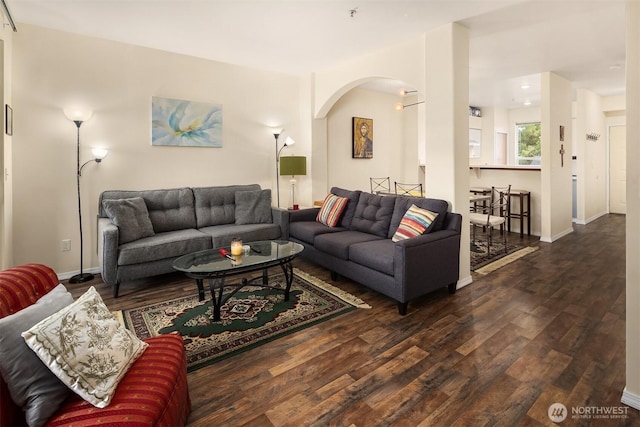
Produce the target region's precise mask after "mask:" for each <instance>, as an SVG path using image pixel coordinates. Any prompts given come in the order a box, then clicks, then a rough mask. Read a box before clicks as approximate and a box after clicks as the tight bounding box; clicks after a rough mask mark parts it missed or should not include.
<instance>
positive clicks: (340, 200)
mask: <svg viewBox="0 0 640 427" xmlns="http://www.w3.org/2000/svg"><path fill="white" fill-rule="evenodd" d="M348 202H349V199H347V198H346V197H340V196H336V195H335V194H333V193H329V194H327V197H325V198H324V201H323V202H322V207H321V208H320V210H319V211H318V216H317V217H316V221H318V222H319V223H321V224H324V225H326V226H328V227H335V226H337V225H338V223H339V222H340V218H341V217H342V213H343V212H344V210H345V208H346V207H347V203H348Z"/></svg>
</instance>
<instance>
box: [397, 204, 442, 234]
mask: <svg viewBox="0 0 640 427" xmlns="http://www.w3.org/2000/svg"><path fill="white" fill-rule="evenodd" d="M437 216H438V214H437V213H434V212H431V211H429V210H427V209H422V208H419V207H417V206H416V205H411V207H410V208H409V209H408V210H407V212H406V213H405V214H404V216H403V217H402V220H401V221H400V225H399V226H398V230H397V231H396V232H395V234H394V235H393V237H392V238H391V240H393V241H394V242H397V241H399V240H404V239H410V238H412V237H416V236H419V235H421V234H424V233H428V232H429V231H431V226H433V224H434V221H435V220H436V217H437Z"/></svg>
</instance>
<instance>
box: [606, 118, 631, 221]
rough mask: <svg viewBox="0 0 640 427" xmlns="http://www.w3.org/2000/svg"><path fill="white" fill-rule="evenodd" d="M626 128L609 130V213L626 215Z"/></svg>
mask: <svg viewBox="0 0 640 427" xmlns="http://www.w3.org/2000/svg"><path fill="white" fill-rule="evenodd" d="M626 141H627V140H626V126H611V127H610V128H609V212H611V213H619V214H626V213H627V168H626V164H627V163H626V151H627V142H626Z"/></svg>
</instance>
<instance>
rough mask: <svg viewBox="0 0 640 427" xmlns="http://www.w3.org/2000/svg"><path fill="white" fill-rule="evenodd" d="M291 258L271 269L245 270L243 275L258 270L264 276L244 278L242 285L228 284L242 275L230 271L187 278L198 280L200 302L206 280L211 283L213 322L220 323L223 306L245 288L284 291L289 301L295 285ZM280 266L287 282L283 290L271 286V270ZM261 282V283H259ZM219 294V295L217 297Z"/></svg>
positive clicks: (285, 298)
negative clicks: (252, 287) (229, 277)
mask: <svg viewBox="0 0 640 427" xmlns="http://www.w3.org/2000/svg"><path fill="white" fill-rule="evenodd" d="M291 260H292V259H291V258H288V259H283V260H281V262H279V263H278V264H275V265H270V266H269V267H266V268H265V267H261V266H256V267H257V268H256V269H254V270H243V271H242V273H250V272H253V271H257V270H262V276H258V277H253V278H251V279H247V278H246V277H243V278H242V281H241V282H240V283H226V279H227V277H228V276H234V275H238V274H240V272H234V271H233V270H230V271H220V272H215V273H202V274H197V273H187V276H189V277H191V278H193V279H196V285H197V286H198V300H199V301H204V298H205V294H204V293H205V291H204V280H205V279H207V280H208V281H209V290H210V291H211V302H212V304H213V321H214V322H218V321H220V311H221V309H222V306H223V305H224V304H225V303H226V302H227V301H229V299H230V298H231V297H232V296H234V295H235V294H236V293H237V292H238V291H240V289H242V288H243V287H245V286H249V285H252V286H261V287H263V288H270V289H279V290H284V300H285V301H289V291H290V290H291V285H292V284H293V265H292V264H291ZM278 265H279V266H280V268H282V272H283V273H284V277H285V280H286V287H285V289H282V288H281V287H277V286H270V285H269V268H270V267H277V266H278ZM258 282H259V283H258ZM225 288H226V289H229V288H233V291H231V292H230V293H227V294H224V290H225ZM216 294H217V295H216Z"/></svg>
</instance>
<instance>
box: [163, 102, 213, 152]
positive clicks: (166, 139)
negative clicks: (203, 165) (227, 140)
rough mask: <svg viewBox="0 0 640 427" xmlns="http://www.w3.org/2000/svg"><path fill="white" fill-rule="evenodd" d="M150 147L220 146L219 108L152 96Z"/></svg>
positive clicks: (206, 104)
mask: <svg viewBox="0 0 640 427" xmlns="http://www.w3.org/2000/svg"><path fill="white" fill-rule="evenodd" d="M151 111H152V112H151V145H165V146H166V145H170V146H180V147H222V105H220V104H208V103H205V102H192V101H183V100H180V99H171V98H160V97H157V96H154V97H152V100H151Z"/></svg>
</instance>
